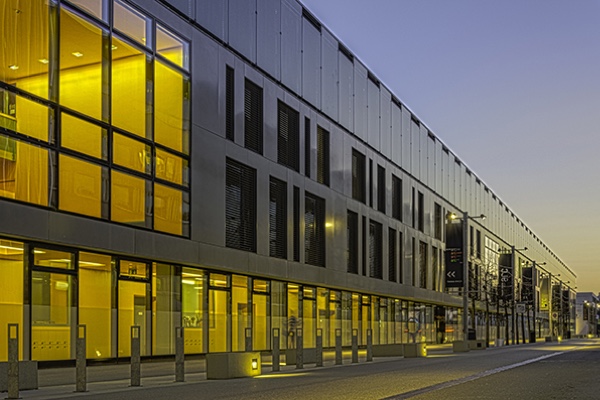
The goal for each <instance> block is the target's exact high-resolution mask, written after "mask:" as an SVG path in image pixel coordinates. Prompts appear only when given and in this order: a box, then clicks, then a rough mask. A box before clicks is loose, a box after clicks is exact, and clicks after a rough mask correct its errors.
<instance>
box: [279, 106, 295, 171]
mask: <svg viewBox="0 0 600 400" xmlns="http://www.w3.org/2000/svg"><path fill="white" fill-rule="evenodd" d="M277 110H278V111H277V113H278V117H277V162H278V163H279V164H282V165H285V166H286V167H288V168H291V169H293V170H294V171H296V172H300V132H299V130H300V123H299V118H300V117H299V115H298V111H296V110H293V109H292V108H291V107H289V106H287V105H286V104H284V103H282V102H281V101H280V102H278V103H277Z"/></svg>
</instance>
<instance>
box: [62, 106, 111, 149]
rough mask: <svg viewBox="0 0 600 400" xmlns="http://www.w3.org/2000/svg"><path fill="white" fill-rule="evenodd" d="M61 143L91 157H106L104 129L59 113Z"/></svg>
mask: <svg viewBox="0 0 600 400" xmlns="http://www.w3.org/2000/svg"><path fill="white" fill-rule="evenodd" d="M60 140H61V145H62V146H63V147H67V148H69V149H72V150H75V151H79V152H81V153H85V154H87V155H90V156H92V157H96V158H102V159H106V130H105V129H102V128H101V127H99V126H98V125H95V124H92V123H89V122H87V121H84V120H82V119H79V118H76V117H73V116H71V115H69V114H65V113H61V138H60Z"/></svg>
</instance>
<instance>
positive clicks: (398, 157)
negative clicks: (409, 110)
mask: <svg viewBox="0 0 600 400" xmlns="http://www.w3.org/2000/svg"><path fill="white" fill-rule="evenodd" d="M391 107H392V117H391V124H392V132H391V136H392V160H393V161H394V162H395V163H396V165H400V166H401V165H402V109H401V108H400V107H398V106H397V105H396V104H394V103H393V102H392V106H391Z"/></svg>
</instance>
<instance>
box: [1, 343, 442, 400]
mask: <svg viewBox="0 0 600 400" xmlns="http://www.w3.org/2000/svg"><path fill="white" fill-rule="evenodd" d="M427 351H428V354H429V355H436V354H445V353H447V354H450V353H452V344H443V345H427ZM282 358H283V357H282ZM402 358H403V357H377V358H373V361H372V363H380V362H386V361H394V360H398V359H402ZM364 363H366V350H365V349H361V350H359V364H364ZM348 365H356V364H352V353H351V351H350V350H344V352H343V364H342V366H339V365H335V353H334V352H333V351H324V354H323V367H316V366H315V364H306V365H304V369H296V366H295V365H284V363H283V362H282V363H281V366H280V372H272V362H271V356H270V355H267V356H263V357H262V360H261V368H262V375H275V374H290V373H291V374H293V373H301V372H303V371H315V370H319V369H322V368H334V367H335V368H339V367H343V366H348ZM130 371H131V366H130V364H128V363H119V364H117V363H114V364H96V365H91V366H88V367H87V392H75V387H76V386H75V381H76V377H75V368H74V367H63V368H44V369H40V370H39V371H38V386H39V389H37V390H26V391H20V392H19V396H20V398H23V399H59V398H60V399H62V398H69V397H76V396H86V395H100V394H104V395H107V396H108V395H109V394H110V393H115V392H124V391H135V390H139V388H140V387H132V386H130V383H131V380H130V379H131V375H130ZM141 376H142V379H141V388H144V389H149V388H152V387H159V386H160V387H165V386H172V385H175V386H176V385H186V384H197V383H200V382H202V381H206V363H205V360H204V358H203V357H201V358H200V357H190V358H189V359H188V360H186V361H185V382H175V362H174V360H167V361H164V360H150V361H146V362H142V365H141ZM211 382H215V381H211ZM219 382H223V383H224V384H225V385H226V382H227V381H226V380H224V381H219ZM4 394H6V392H5V393H4ZM0 396H1V395H0Z"/></svg>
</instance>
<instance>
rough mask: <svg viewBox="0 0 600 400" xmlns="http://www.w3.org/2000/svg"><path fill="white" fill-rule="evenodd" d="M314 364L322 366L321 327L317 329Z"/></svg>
mask: <svg viewBox="0 0 600 400" xmlns="http://www.w3.org/2000/svg"><path fill="white" fill-rule="evenodd" d="M315 351H316V366H317V367H322V366H323V329H321V328H318V329H317V348H316V350H315Z"/></svg>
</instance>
